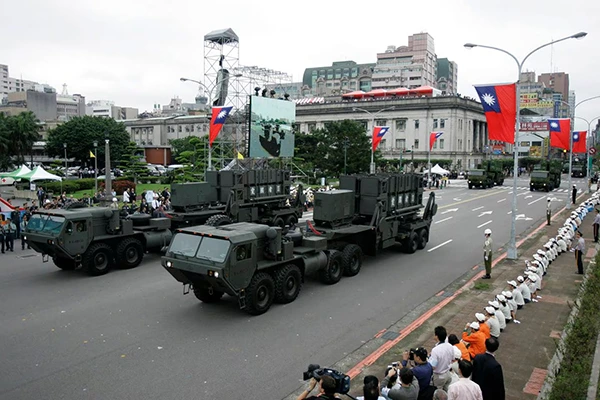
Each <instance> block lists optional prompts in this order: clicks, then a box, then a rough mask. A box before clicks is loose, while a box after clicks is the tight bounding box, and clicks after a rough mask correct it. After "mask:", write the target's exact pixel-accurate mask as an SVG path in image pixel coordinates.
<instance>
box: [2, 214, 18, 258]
mask: <svg viewBox="0 0 600 400" xmlns="http://www.w3.org/2000/svg"><path fill="white" fill-rule="evenodd" d="M2 229H3V230H4V238H5V239H4V241H5V242H6V251H9V250H10V251H15V234H16V233H17V226H16V225H15V224H14V222H12V221H11V219H10V218H6V223H5V224H4V226H3V227H2Z"/></svg>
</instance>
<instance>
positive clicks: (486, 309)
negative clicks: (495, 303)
mask: <svg viewBox="0 0 600 400" xmlns="http://www.w3.org/2000/svg"><path fill="white" fill-rule="evenodd" d="M485 312H487V313H488V314H490V315H494V314H496V310H495V309H494V307H490V306H487V307H486V308H485Z"/></svg>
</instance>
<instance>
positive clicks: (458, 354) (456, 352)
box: [452, 346, 462, 360]
mask: <svg viewBox="0 0 600 400" xmlns="http://www.w3.org/2000/svg"><path fill="white" fill-rule="evenodd" d="M452 347H454V359H455V360H460V359H461V358H462V352H461V351H460V350H459V349H458V347H456V346H452Z"/></svg>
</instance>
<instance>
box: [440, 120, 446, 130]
mask: <svg viewBox="0 0 600 400" xmlns="http://www.w3.org/2000/svg"><path fill="white" fill-rule="evenodd" d="M445 127H446V120H445V119H440V128H445Z"/></svg>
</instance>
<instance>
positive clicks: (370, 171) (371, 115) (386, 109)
mask: <svg viewBox="0 0 600 400" xmlns="http://www.w3.org/2000/svg"><path fill="white" fill-rule="evenodd" d="M395 108H396V107H395V106H391V107H387V108H383V109H381V110H379V111H377V112H376V113H372V112H370V111H367V110H365V109H363V108H357V107H353V108H352V111H361V112H364V113H366V114H369V116H370V117H371V129H375V117H376V116H377V115H379V114H381V113H382V112H384V111H390V110H394V109H395ZM372 134H373V133H371V135H372ZM372 149H373V147H371V164H370V165H369V173H371V174H374V173H375V161H374V159H373V157H374V155H375V151H373V150H372Z"/></svg>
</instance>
